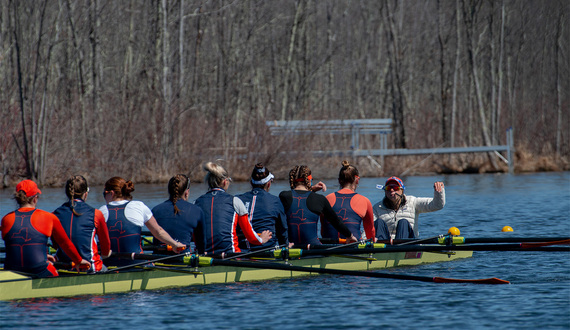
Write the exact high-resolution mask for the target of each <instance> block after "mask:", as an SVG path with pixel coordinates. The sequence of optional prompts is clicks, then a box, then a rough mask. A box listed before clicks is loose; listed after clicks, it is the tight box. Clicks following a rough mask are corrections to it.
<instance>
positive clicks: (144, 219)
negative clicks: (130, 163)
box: [99, 176, 186, 266]
mask: <svg viewBox="0 0 570 330" xmlns="http://www.w3.org/2000/svg"><path fill="white" fill-rule="evenodd" d="M133 191H135V185H134V183H133V182H132V181H131V180H128V181H127V180H125V179H123V178H121V177H118V176H116V177H112V178H110V179H109V180H107V182H105V191H103V196H104V197H105V201H106V202H107V204H106V205H103V206H101V207H100V208H99V210H101V212H102V213H103V215H104V216H105V219H106V221H107V228H109V237H110V238H111V249H113V251H115V252H118V253H143V249H142V246H141V232H142V228H143V227H144V226H146V227H147V228H148V229H149V230H150V232H151V233H152V235H153V236H154V237H156V238H158V239H159V240H160V241H161V242H163V243H165V244H168V245H170V246H172V249H173V251H174V252H176V253H178V252H180V251H183V250H185V249H186V246H185V245H184V244H182V243H180V242H177V241H175V240H174V239H173V238H172V237H171V236H170V235H169V234H168V233H167V232H166V231H165V230H164V229H162V227H160V226H159V225H158V223H157V222H156V219H155V218H154V216H153V215H152V212H151V210H150V209H149V208H148V206H146V205H145V204H144V203H143V202H141V201H133V196H132V195H131V193H132V192H133ZM105 263H106V264H108V265H110V266H126V265H130V264H134V263H137V261H135V260H127V259H114V258H109V260H108V261H105Z"/></svg>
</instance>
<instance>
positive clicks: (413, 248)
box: [302, 243, 570, 256]
mask: <svg viewBox="0 0 570 330" xmlns="http://www.w3.org/2000/svg"><path fill="white" fill-rule="evenodd" d="M542 244H549V243H542ZM376 246H378V244H376ZM435 251H543V252H570V247H569V246H529V245H528V244H527V243H524V244H523V243H521V244H495V245H459V246H442V245H405V246H388V245H387V246H385V247H381V246H380V247H362V248H360V247H359V248H347V249H336V250H333V251H328V250H319V249H315V250H302V255H303V256H309V255H330V254H364V253H390V252H435Z"/></svg>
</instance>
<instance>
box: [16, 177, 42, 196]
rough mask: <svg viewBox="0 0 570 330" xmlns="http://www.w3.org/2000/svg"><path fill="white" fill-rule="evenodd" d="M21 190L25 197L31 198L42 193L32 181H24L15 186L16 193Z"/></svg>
mask: <svg viewBox="0 0 570 330" xmlns="http://www.w3.org/2000/svg"><path fill="white" fill-rule="evenodd" d="M20 190H23V191H24V192H25V193H26V196H27V197H32V196H34V195H37V194H41V193H42V191H41V190H40V189H39V188H38V185H37V184H36V183H35V182H34V181H32V180H24V181H21V182H20V183H18V185H17V186H16V192H18V191H20Z"/></svg>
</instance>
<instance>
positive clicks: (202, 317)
mask: <svg viewBox="0 0 570 330" xmlns="http://www.w3.org/2000/svg"><path fill="white" fill-rule="evenodd" d="M385 179H386V178H375V179H372V178H363V179H362V180H361V184H360V187H359V188H358V192H359V193H361V194H363V195H365V196H366V197H368V198H369V199H370V200H371V201H372V202H373V203H374V202H376V201H378V200H380V198H381V192H380V191H379V190H377V189H375V186H376V184H377V183H383V181H384V180H385ZM403 179H404V182H405V184H406V194H409V195H414V196H432V195H433V188H432V185H433V182H434V181H436V180H441V181H443V182H444V183H445V186H446V197H447V204H446V206H445V208H444V209H443V210H441V211H438V212H434V213H429V214H423V215H421V216H420V234H421V236H422V237H424V238H425V237H432V236H436V235H438V234H445V233H447V230H448V229H449V228H450V227H453V226H455V227H458V228H459V229H460V230H461V234H462V235H463V236H466V237H501V236H524V237H536V236H543V237H547V236H570V173H569V172H563V173H539V174H521V175H507V174H497V175H494V174H480V175H453V176H423V177H408V178H403ZM325 183H326V184H327V186H328V188H329V189H328V191H327V193H328V192H332V191H334V190H336V189H337V188H338V187H337V186H338V185H337V184H336V183H335V180H328V181H325ZM135 188H136V191H135V192H134V194H133V195H134V197H135V199H138V200H142V201H143V202H145V203H146V204H147V205H148V206H149V207H151V208H152V207H153V206H155V205H157V204H158V203H160V202H162V201H163V200H165V199H166V198H167V193H166V187H164V186H157V185H136V186H135ZM248 189H249V185H248V184H247V183H233V184H232V186H231V187H230V190H229V192H230V193H232V194H238V193H241V192H243V191H246V190H248ZM284 189H288V186H287V184H286V183H285V182H276V183H275V185H274V186H273V188H272V191H271V192H272V193H274V194H276V195H277V194H278V193H279V192H280V191H281V190H284ZM42 191H43V194H42V197H41V199H40V203H39V208H42V209H45V210H48V211H53V210H54V209H55V208H56V207H57V206H59V205H60V204H61V203H63V202H64V201H65V196H64V193H63V189H47V188H46V189H43V190H42ZM191 191H192V196H191V198H192V199H195V198H196V197H198V196H199V195H200V194H202V193H203V192H204V191H205V186H204V185H203V184H202V185H200V184H196V185H193V186H192V187H191ZM101 192H102V189H101V187H92V188H91V196H90V198H89V200H88V202H89V203H90V204H91V205H93V206H96V207H99V206H100V205H102V204H103V199H102V196H101ZM11 196H12V190H11V189H10V190H4V191H0V216H4V215H5V214H6V213H8V212H10V211H11V210H12V209H14V208H15V206H16V205H15V202H14V201H13V200H12V199H11ZM506 225H508V226H511V227H512V228H513V229H514V232H512V233H502V232H501V228H503V226H506ZM386 272H394V273H398V274H411V275H422V276H441V277H452V278H472V279H476V278H488V277H498V278H501V279H505V280H509V281H510V282H511V284H510V285H497V286H494V285H470V284H435V283H424V282H415V281H403V280H393V279H376V278H375V279H372V278H362V277H346V276H316V277H310V278H300V279H292V280H291V279H288V280H281V281H267V282H254V283H237V284H230V285H211V286H204V287H189V288H182V289H172V290H161V291H145V292H133V293H125V294H115V295H106V296H83V297H74V298H52V299H32V300H23V301H13V302H0V327H15V328H29V327H33V326H41V327H46V326H57V327H63V328H77V329H79V328H86V327H103V328H111V329H113V328H116V329H118V328H135V327H137V328H139V327H140V328H141V329H142V328H145V329H146V328H161V329H180V328H206V329H222V328H239V329H328V328H342V327H356V328H364V329H370V328H387V329H446V328H447V329H534V328H544V329H570V254H569V253H566V252H475V253H474V256H473V258H469V259H464V260H459V261H455V262H447V263H440V264H431V265H421V266H414V267H405V268H396V269H389V270H386Z"/></svg>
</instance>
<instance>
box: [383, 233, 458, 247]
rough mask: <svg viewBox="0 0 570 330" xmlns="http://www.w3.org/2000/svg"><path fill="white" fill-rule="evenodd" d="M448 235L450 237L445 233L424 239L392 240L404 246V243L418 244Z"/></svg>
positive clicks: (434, 240)
mask: <svg viewBox="0 0 570 330" xmlns="http://www.w3.org/2000/svg"><path fill="white" fill-rule="evenodd" d="M446 237H449V235H445V236H444V235H437V236H434V237H429V238H422V239H415V238H413V239H410V240H407V241H406V242H399V243H396V242H394V241H396V240H392V244H393V245H398V246H402V245H410V244H418V243H427V242H437V240H438V239H440V238H446Z"/></svg>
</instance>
